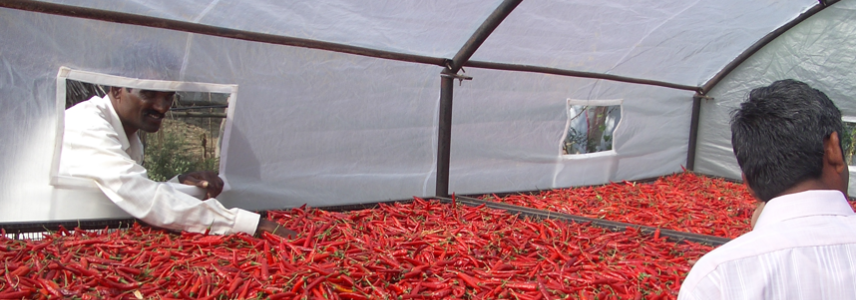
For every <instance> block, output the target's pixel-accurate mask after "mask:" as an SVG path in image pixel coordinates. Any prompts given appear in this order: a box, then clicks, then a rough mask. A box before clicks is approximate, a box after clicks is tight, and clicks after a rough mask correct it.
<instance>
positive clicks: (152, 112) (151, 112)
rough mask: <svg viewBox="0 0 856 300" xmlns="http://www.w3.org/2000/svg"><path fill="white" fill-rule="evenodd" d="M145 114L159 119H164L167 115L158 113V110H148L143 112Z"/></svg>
mask: <svg viewBox="0 0 856 300" xmlns="http://www.w3.org/2000/svg"><path fill="white" fill-rule="evenodd" d="M143 113H144V114H147V115H154V116H156V117H159V118H164V117H166V114H162V113H160V112H158V111H156V110H153V109H147V110H144V111H143Z"/></svg>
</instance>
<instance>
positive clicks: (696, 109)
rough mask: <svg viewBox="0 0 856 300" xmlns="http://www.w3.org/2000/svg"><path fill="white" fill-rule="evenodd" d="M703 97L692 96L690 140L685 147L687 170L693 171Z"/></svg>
mask: <svg viewBox="0 0 856 300" xmlns="http://www.w3.org/2000/svg"><path fill="white" fill-rule="evenodd" d="M702 98H704V96H702V95H699V94H696V95H695V96H693V112H692V117H690V139H689V142H688V145H687V170H690V171H694V170H695V156H696V143H697V141H698V123H699V122H698V121H699V120H698V119H699V114H700V113H701V99H702Z"/></svg>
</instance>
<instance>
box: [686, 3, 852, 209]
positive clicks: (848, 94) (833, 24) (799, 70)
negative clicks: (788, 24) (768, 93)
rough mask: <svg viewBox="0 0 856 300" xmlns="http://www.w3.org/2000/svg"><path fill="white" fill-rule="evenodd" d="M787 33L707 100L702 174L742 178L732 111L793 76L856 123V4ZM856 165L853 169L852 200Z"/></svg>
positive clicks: (703, 112)
mask: <svg viewBox="0 0 856 300" xmlns="http://www.w3.org/2000/svg"><path fill="white" fill-rule="evenodd" d="M833 8H834V9H827V10H824V11H822V12H820V13H818V14H817V15H815V16H813V17H812V18H811V19H809V20H808V21H806V22H802V23H800V24H799V25H797V26H796V27H794V28H793V29H791V30H789V31H787V32H786V33H785V34H784V35H782V36H780V37H779V38H777V39H776V40H774V41H773V42H772V43H770V44H769V45H767V46H766V47H764V48H763V49H761V50H760V51H758V53H756V54H755V55H753V56H752V57H751V58H750V59H749V60H747V61H746V62H744V63H743V64H741V65H740V67H739V68H738V69H736V70H735V71H734V72H732V73H731V75H730V76H729V78H728V80H725V81H723V82H722V83H721V84H719V85H717V86H716V88H714V89H713V90H712V91H711V93H710V94H709V95H710V96H712V97H714V99H713V100H707V101H703V105H702V107H701V118H700V124H701V126H699V136H700V139H699V144H698V152H697V155H698V157H699V160H698V161H697V165H696V171H698V172H701V173H706V174H718V175H719V176H725V177H729V178H733V179H740V168H739V167H738V166H737V159H736V158H734V154H733V152H732V150H731V128H730V126H729V120H730V118H731V111H733V110H734V109H735V108H737V107H739V105H740V102H742V101H744V100H745V99H746V96H747V95H748V94H749V91H750V90H751V89H753V88H756V87H760V86H765V85H769V84H771V83H773V82H774V81H776V80H781V79H787V78H793V79H796V80H800V81H803V82H805V83H807V84H809V85H810V86H812V87H813V88H816V89H818V90H820V91H822V92H824V93H825V94H826V95H827V96H828V97H829V98H830V99H831V100H832V101H833V102H834V103H835V105H836V106H837V107H838V108H839V109H840V110H841V116H842V118H843V119H844V120H845V121H848V120H849V121H850V122H853V121H856V101H853V97H854V91H856V73H854V72H853V70H854V69H856V56H854V55H853V49H856V22H854V20H856V2H854V1H842V2H839V3H837V4H835V5H834V6H833ZM854 171H856V167H853V166H851V167H850V173H851V174H850V190H849V194H850V195H851V196H853V195H856V173H854Z"/></svg>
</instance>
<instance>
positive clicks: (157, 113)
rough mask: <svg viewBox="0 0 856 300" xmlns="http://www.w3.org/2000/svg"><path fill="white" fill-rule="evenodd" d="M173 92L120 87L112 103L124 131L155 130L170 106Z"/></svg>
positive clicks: (158, 127)
mask: <svg viewBox="0 0 856 300" xmlns="http://www.w3.org/2000/svg"><path fill="white" fill-rule="evenodd" d="M173 96H175V92H159V91H150V90H141V89H127V88H120V89H119V90H118V91H117V92H116V93H115V94H114V97H115V101H114V103H113V105H114V108H115V109H116V113H117V114H118V115H119V119H120V120H122V125H123V126H124V127H125V130H126V132H136V131H137V130H143V131H145V132H156V131H158V130H159V129H160V126H161V122H162V121H163V118H164V117H165V116H166V112H167V111H169V108H170V106H172V99H173Z"/></svg>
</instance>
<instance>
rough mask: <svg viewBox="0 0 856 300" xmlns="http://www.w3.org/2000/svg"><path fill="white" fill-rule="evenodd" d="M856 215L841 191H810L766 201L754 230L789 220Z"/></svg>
mask: <svg viewBox="0 0 856 300" xmlns="http://www.w3.org/2000/svg"><path fill="white" fill-rule="evenodd" d="M854 214H856V213H854V212H853V208H851V207H850V204H849V203H847V197H845V196H844V194H842V193H841V191H835V190H811V191H805V192H800V193H795V194H788V195H784V196H779V197H776V198H773V199H770V200H769V201H767V204H765V205H764V209H763V210H762V211H761V216H759V217H758V222H757V223H756V224H755V228H761V227H764V226H769V225H772V224H775V223H779V222H783V221H786V220H790V219H796V218H802V217H808V216H817V215H834V216H851V215H854Z"/></svg>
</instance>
